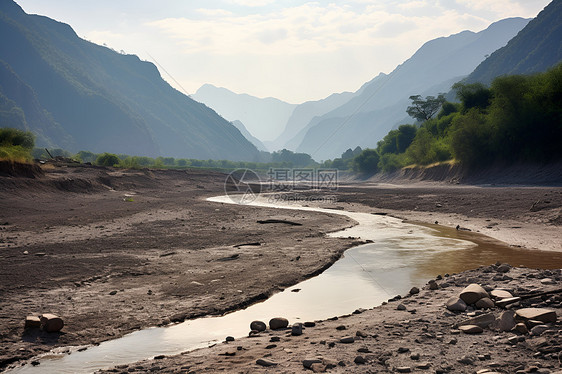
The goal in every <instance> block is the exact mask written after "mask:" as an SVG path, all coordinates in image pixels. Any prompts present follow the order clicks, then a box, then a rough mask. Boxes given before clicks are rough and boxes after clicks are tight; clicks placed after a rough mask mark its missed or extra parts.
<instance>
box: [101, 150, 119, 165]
mask: <svg viewBox="0 0 562 374" xmlns="http://www.w3.org/2000/svg"><path fill="white" fill-rule="evenodd" d="M118 164H119V157H117V155H115V154H113V153H107V152H106V153H103V154H101V155H99V156H98V158H97V159H96V165H100V166H115V165H118Z"/></svg>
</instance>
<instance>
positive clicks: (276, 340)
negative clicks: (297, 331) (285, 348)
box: [269, 336, 281, 343]
mask: <svg viewBox="0 0 562 374" xmlns="http://www.w3.org/2000/svg"><path fill="white" fill-rule="evenodd" d="M269 341H270V342H272V343H275V342H280V341H281V338H280V337H278V336H272V337H271V339H269Z"/></svg>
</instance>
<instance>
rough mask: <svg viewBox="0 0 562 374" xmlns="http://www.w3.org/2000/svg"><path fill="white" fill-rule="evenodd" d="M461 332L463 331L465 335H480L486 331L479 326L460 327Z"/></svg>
mask: <svg viewBox="0 0 562 374" xmlns="http://www.w3.org/2000/svg"><path fill="white" fill-rule="evenodd" d="M459 330H461V331H462V332H464V333H465V334H480V333H482V332H483V331H484V330H483V329H482V327H480V326H477V325H464V326H459Z"/></svg>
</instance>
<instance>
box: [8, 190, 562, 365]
mask: <svg viewBox="0 0 562 374" xmlns="http://www.w3.org/2000/svg"><path fill="white" fill-rule="evenodd" d="M208 200H209V201H210V202H211V203H233V202H232V201H231V200H230V199H229V198H228V197H227V196H220V197H213V198H209V199H208ZM250 205H255V206H262V207H273V208H285V209H298V210H307V211H316V212H324V213H329V214H337V215H344V216H347V217H349V218H351V219H353V220H354V221H356V222H357V223H358V224H357V225H356V226H354V227H352V228H349V229H346V230H342V231H338V232H335V233H331V234H329V235H330V236H332V237H348V236H351V237H357V238H361V239H363V240H372V241H373V243H369V244H364V245H360V246H357V247H354V248H351V249H349V250H347V251H346V252H345V254H344V256H343V257H342V258H341V259H340V260H338V261H337V262H336V263H335V264H333V265H332V266H331V267H330V268H329V269H327V270H326V271H325V272H323V273H322V274H320V275H318V276H316V277H314V278H312V279H309V280H306V281H304V282H301V283H299V284H297V285H295V286H293V287H290V288H288V289H286V290H285V291H283V292H280V293H278V294H276V295H273V296H272V297H271V298H269V299H268V300H266V301H264V302H262V303H258V304H255V305H252V306H250V307H248V308H246V309H243V310H239V311H236V312H232V313H229V314H226V315H224V316H220V317H205V318H199V319H196V320H189V321H185V322H183V323H180V324H176V325H171V326H167V327H154V328H148V329H145V330H141V331H136V332H134V333H131V334H128V335H125V336H123V337H121V338H118V339H115V340H110V341H107V342H104V343H101V344H100V345H99V346H94V347H88V349H87V350H85V351H82V352H77V350H76V349H74V350H73V351H72V353H71V354H68V353H57V351H54V352H51V353H49V354H46V355H44V356H43V357H41V358H40V359H39V361H40V365H38V366H31V365H26V366H23V367H19V368H16V369H13V370H11V371H9V373H18V374H19V373H91V372H94V371H96V370H98V369H103V368H110V367H113V366H117V365H122V364H128V363H132V362H136V361H140V360H144V359H149V358H152V357H154V356H158V355H174V354H179V353H181V352H185V351H189V350H194V349H197V348H201V347H207V346H209V345H212V344H215V343H218V342H221V341H223V340H224V339H225V337H226V336H229V335H230V336H234V337H236V338H239V337H243V336H246V335H247V334H248V331H249V324H250V322H251V321H253V320H262V321H265V322H266V323H267V321H269V319H271V318H272V317H278V316H282V317H285V318H287V319H289V322H290V323H294V322H305V321H314V320H322V319H327V318H330V317H333V316H338V315H344V314H349V313H352V312H353V311H354V310H356V309H358V308H372V307H374V306H377V305H380V304H381V303H382V302H383V301H385V300H387V299H389V298H391V297H393V296H395V295H398V294H405V293H407V292H408V290H409V289H410V288H411V287H413V286H422V285H423V284H424V283H425V282H426V281H427V280H428V279H430V278H432V277H434V276H436V275H437V274H443V273H446V272H450V273H452V272H459V271H462V270H466V269H472V268H475V267H478V266H479V265H488V264H491V263H494V262H496V261H498V260H500V261H506V262H510V263H511V264H513V265H525V266H529V267H548V268H553V267H562V254H559V253H552V252H550V253H548V252H539V251H528V250H522V249H514V248H508V247H505V246H498V245H492V244H489V243H488V244H482V243H478V241H476V242H472V241H467V240H463V239H460V238H459V237H458V233H457V232H456V230H446V229H439V230H437V229H434V228H430V227H424V226H418V225H413V224H408V223H403V222H402V221H401V220H399V219H396V218H392V217H388V216H381V215H374V214H369V213H356V212H346V211H341V210H333V209H320V208H310V207H302V206H299V205H294V204H291V205H280V204H269V203H267V202H266V201H265V199H262V200H257V201H254V202H252V203H251V204H250ZM296 289H300V291H299V292H293V291H294V290H296ZM67 349H68V348H66V349H59V350H58V352H62V351H63V350H67Z"/></svg>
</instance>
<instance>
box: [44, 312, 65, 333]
mask: <svg viewBox="0 0 562 374" xmlns="http://www.w3.org/2000/svg"><path fill="white" fill-rule="evenodd" d="M63 327H64V321H63V320H62V318H60V317H59V316H56V315H54V314H50V313H46V314H42V315H41V329H42V330H43V331H46V332H59V331H60V330H62V328H63Z"/></svg>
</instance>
